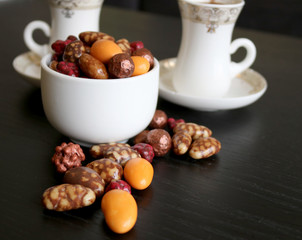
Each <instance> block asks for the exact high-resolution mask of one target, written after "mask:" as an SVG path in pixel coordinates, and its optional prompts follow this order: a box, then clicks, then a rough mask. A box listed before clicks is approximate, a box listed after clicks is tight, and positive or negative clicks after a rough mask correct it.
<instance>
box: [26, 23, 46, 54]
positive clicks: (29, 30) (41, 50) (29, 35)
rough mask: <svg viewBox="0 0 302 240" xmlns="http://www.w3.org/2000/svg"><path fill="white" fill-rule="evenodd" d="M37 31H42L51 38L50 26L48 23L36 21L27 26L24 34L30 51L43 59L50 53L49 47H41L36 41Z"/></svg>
mask: <svg viewBox="0 0 302 240" xmlns="http://www.w3.org/2000/svg"><path fill="white" fill-rule="evenodd" d="M37 29H41V30H42V31H43V32H44V34H45V35H46V36H47V37H49V36H50V26H49V25H48V24H47V23H46V22H43V21H40V20H36V21H32V22H30V23H29V24H27V26H26V27H25V29H24V32H23V38H24V42H25V45H26V46H27V47H28V49H29V50H31V51H32V52H34V53H36V54H38V55H39V56H41V57H43V56H44V55H46V54H47V53H48V52H49V47H48V45H47V44H43V45H41V44H38V43H36V42H35V41H34V39H33V32H34V31H35V30H37Z"/></svg>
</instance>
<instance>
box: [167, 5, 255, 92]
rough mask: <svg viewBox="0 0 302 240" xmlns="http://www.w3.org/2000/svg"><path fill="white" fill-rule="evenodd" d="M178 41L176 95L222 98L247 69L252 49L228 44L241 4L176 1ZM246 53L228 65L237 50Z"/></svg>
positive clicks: (246, 42) (244, 43)
mask: <svg viewBox="0 0 302 240" xmlns="http://www.w3.org/2000/svg"><path fill="white" fill-rule="evenodd" d="M178 3H179V8H180V11H181V17H182V27H183V29H182V39H181V45H180V49H179V52H178V56H177V62H176V66H175V71H174V75H173V86H174V88H175V90H176V91H177V92H179V93H183V94H186V95H190V96H198V97H223V96H224V95H225V94H226V93H227V91H228V90H229V87H230V85H231V81H232V78H234V77H235V76H236V75H237V74H239V73H240V72H242V71H244V70H246V69H247V68H249V67H250V66H251V65H252V64H253V62H254V60H255V58H256V47H255V45H254V44H253V42H251V41H250V40H249V39H246V38H240V39H236V40H234V41H233V42H231V39H232V33H233V29H234V25H235V22H236V20H237V18H238V16H239V14H240V12H241V9H242V7H243V5H244V1H243V0H211V1H210V0H208V1H206V0H178ZM240 47H244V48H246V50H247V54H246V57H245V58H244V59H243V60H242V61H241V62H239V63H235V62H232V61H231V54H233V53H235V52H236V51H237V49H238V48H240Z"/></svg>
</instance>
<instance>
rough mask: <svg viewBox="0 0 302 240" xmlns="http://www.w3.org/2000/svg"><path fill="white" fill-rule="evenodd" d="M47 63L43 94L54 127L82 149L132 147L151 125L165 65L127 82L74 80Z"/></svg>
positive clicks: (47, 59)
mask: <svg viewBox="0 0 302 240" xmlns="http://www.w3.org/2000/svg"><path fill="white" fill-rule="evenodd" d="M50 60H51V54H48V55H46V56H44V57H43V58H42V60H41V68H42V72H41V94H42V103H43V108H44V112H45V114H46V117H47V119H48V120H49V122H50V123H51V125H52V126H53V127H54V128H56V129H57V130H58V131H59V132H61V133H62V134H64V135H65V136H67V137H69V138H70V139H71V140H72V141H73V142H76V143H79V144H81V145H82V146H91V145H94V144H98V143H108V142H126V141H128V139H129V138H132V137H134V136H135V135H137V134H138V133H140V132H141V131H143V130H144V129H146V127H148V125H149V124H150V122H151V120H152V118H153V115H154V112H155V110H156V106H157V99H158V84H159V63H158V61H157V60H156V59H154V67H153V68H152V69H151V70H150V71H149V72H147V73H145V74H142V75H139V76H135V77H129V78H121V79H106V80H98V79H88V78H79V77H71V76H67V75H64V74H61V73H58V72H56V71H53V70H52V69H50V68H49V66H48V65H49V63H50Z"/></svg>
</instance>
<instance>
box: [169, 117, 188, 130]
mask: <svg viewBox="0 0 302 240" xmlns="http://www.w3.org/2000/svg"><path fill="white" fill-rule="evenodd" d="M182 122H183V123H184V122H185V120H183V119H182V118H180V119H176V120H175V119H174V118H168V126H169V128H171V129H173V128H174V127H175V126H176V125H177V124H178V123H182Z"/></svg>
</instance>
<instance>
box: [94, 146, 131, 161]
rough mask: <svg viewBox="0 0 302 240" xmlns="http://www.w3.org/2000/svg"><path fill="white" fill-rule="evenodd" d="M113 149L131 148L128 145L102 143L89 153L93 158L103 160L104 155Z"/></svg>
mask: <svg viewBox="0 0 302 240" xmlns="http://www.w3.org/2000/svg"><path fill="white" fill-rule="evenodd" d="M111 147H130V145H129V144H127V143H115V142H113V143H101V144H97V145H93V146H92V147H91V148H90V149H89V153H90V155H91V156H92V157H93V158H103V157H104V153H105V152H106V151H107V150H108V149H109V148H111Z"/></svg>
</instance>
